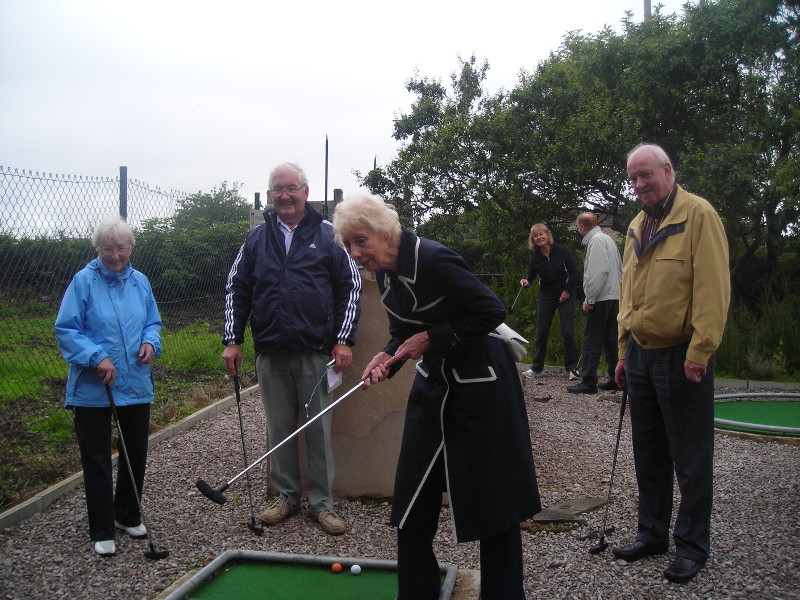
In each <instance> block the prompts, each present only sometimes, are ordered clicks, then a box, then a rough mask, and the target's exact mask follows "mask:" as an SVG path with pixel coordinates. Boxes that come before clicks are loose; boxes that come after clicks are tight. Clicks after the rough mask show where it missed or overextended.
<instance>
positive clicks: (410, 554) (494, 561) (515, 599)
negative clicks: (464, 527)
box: [397, 456, 525, 600]
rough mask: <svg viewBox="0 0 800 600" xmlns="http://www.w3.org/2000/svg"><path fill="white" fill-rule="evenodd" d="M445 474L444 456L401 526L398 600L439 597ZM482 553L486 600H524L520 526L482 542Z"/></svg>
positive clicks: (398, 531) (482, 586)
mask: <svg viewBox="0 0 800 600" xmlns="http://www.w3.org/2000/svg"><path fill="white" fill-rule="evenodd" d="M444 477H445V474H444V460H443V459H442V458H441V456H440V458H439V460H437V461H436V464H435V466H434V469H433V470H432V471H431V473H430V474H429V476H428V479H427V481H426V483H425V485H424V486H423V488H422V490H421V491H420V494H419V495H418V496H417V499H416V501H415V502H414V507H413V508H412V509H411V513H410V514H409V515H408V517H407V519H406V521H405V522H404V524H403V527H402V528H401V529H398V530H397V584H398V590H399V596H398V600H436V599H437V598H438V597H439V591H440V585H441V584H440V581H441V572H440V570H439V563H438V562H437V560H436V555H435V554H434V552H433V538H434V537H435V535H436V530H437V529H438V526H439V513H440V512H441V509H442V491H443V490H444V488H445V485H444ZM489 508H490V507H487V510H488V509H489ZM480 552H481V559H480V560H481V600H525V591H524V589H523V585H522V581H523V577H522V537H521V533H520V528H519V526H516V527H513V528H511V529H509V530H508V531H504V532H502V533H500V534H499V535H495V536H492V537H489V538H485V539H482V540H480Z"/></svg>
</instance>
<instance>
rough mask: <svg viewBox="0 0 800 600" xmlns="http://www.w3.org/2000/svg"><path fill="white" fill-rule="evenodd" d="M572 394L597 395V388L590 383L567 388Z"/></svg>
mask: <svg viewBox="0 0 800 600" xmlns="http://www.w3.org/2000/svg"><path fill="white" fill-rule="evenodd" d="M567 391H568V392H569V393H570V394H596V393H597V386H596V385H591V384H588V383H579V384H578V385H571V386H569V387H568V388H567Z"/></svg>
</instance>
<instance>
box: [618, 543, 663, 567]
mask: <svg viewBox="0 0 800 600" xmlns="http://www.w3.org/2000/svg"><path fill="white" fill-rule="evenodd" d="M666 551H667V546H651V545H650V544H645V543H644V542H639V541H637V542H634V543H633V544H631V545H630V546H622V547H621V548H614V549H613V550H612V551H611V552H612V553H613V554H614V556H616V557H617V558H621V559H622V560H626V561H628V562H634V561H637V560H639V559H640V558H644V557H645V556H653V555H655V554H664V553H665V552H666Z"/></svg>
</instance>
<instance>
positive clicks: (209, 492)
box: [195, 479, 229, 504]
mask: <svg viewBox="0 0 800 600" xmlns="http://www.w3.org/2000/svg"><path fill="white" fill-rule="evenodd" d="M195 485H196V486H197V489H198V490H200V492H201V493H202V494H203V496H205V497H206V498H208V499H209V500H211V501H212V502H216V503H217V504H225V503H226V502H227V501H228V499H227V498H226V497H225V496H223V495H222V492H224V491H225V490H227V489H228V487H229V486H228V484H227V483H223V484H222V485H221V486H219V487H218V488H212V487H211V486H210V485H208V484H207V483H206V482H205V481H203V480H202V479H198V480H197V483H196V484H195Z"/></svg>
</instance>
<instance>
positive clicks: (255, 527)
mask: <svg viewBox="0 0 800 600" xmlns="http://www.w3.org/2000/svg"><path fill="white" fill-rule="evenodd" d="M233 389H234V390H235V391H236V410H237V412H238V413H239V433H240V434H241V438H242V457H243V458H244V466H245V467H246V466H247V447H246V446H245V442H244V421H243V420H242V397H241V394H240V386H239V373H236V374H235V375H234V376H233ZM247 497H248V498H249V500H250V521H249V522H248V523H247V528H248V529H249V530H250V531H252V532H253V533H255V534H256V535H262V534H263V533H264V528H263V527H262V526H261V525H259V524H258V521H256V512H255V509H254V508H253V488H252V487H251V485H250V473H248V474H247Z"/></svg>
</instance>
